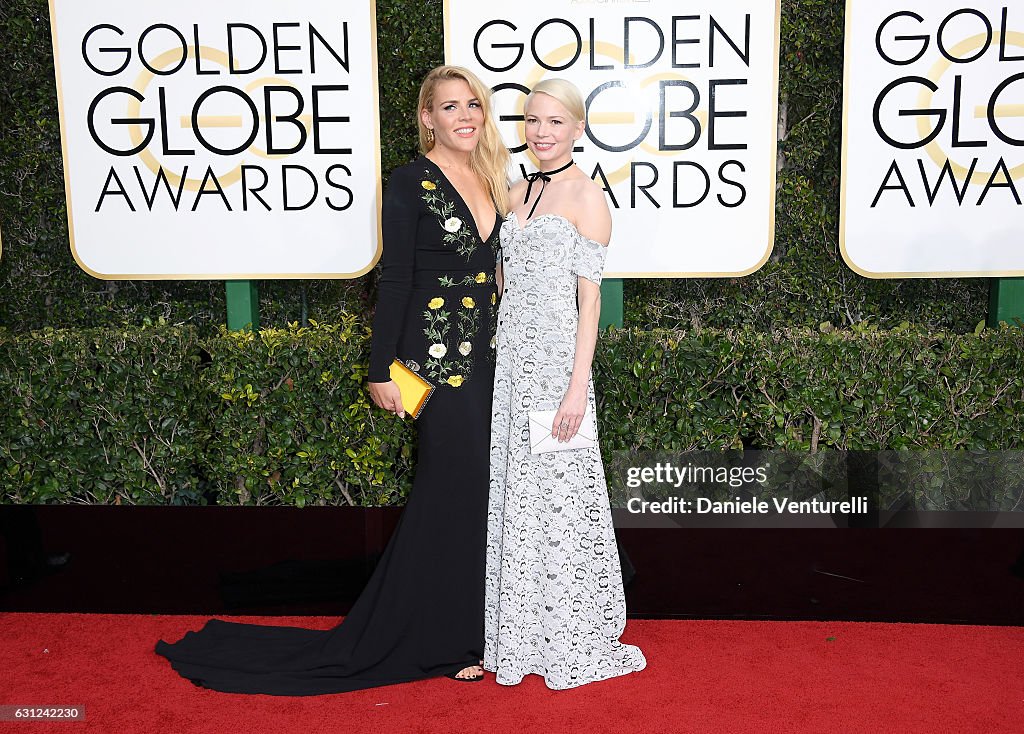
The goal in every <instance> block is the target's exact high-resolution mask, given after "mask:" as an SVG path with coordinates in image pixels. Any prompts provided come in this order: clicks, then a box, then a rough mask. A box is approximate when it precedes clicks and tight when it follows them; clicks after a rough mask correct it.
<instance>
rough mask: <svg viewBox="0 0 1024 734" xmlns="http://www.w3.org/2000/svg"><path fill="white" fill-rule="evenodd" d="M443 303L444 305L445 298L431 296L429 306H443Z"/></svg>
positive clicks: (436, 307)
mask: <svg viewBox="0 0 1024 734" xmlns="http://www.w3.org/2000/svg"><path fill="white" fill-rule="evenodd" d="M443 305H444V299H443V298H431V299H430V303H428V304H427V306H429V307H430V308H433V309H438V308H441V306H443Z"/></svg>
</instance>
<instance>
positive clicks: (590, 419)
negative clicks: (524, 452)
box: [530, 409, 597, 454]
mask: <svg viewBox="0 0 1024 734" xmlns="http://www.w3.org/2000/svg"><path fill="white" fill-rule="evenodd" d="M557 412H558V411H557V410H531V411H530V453H532V454H546V453H547V452H549V451H566V450H568V449H587V448H591V447H593V446H597V427H596V425H595V423H594V414H593V412H591V411H590V410H589V409H588V410H587V412H586V413H584V414H583V422H582V423H580V428H579V430H578V431H576V435H575V436H573V437H572V438H570V439H569V440H568V441H564V442H563V441H559V440H558V439H557V438H554V437H553V436H552V435H551V428H552V426H553V425H554V423H555V413H557Z"/></svg>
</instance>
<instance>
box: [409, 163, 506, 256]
mask: <svg viewBox="0 0 1024 734" xmlns="http://www.w3.org/2000/svg"><path fill="white" fill-rule="evenodd" d="M423 160H425V161H429V162H430V165H432V166H433V167H434V168H436V169H437V172H438V173H440V174H441V178H443V179H444V180H445V183H447V184H448V186H449V187H450V188H451V190H452V191H454V192H455V195H456V196H457V197H459V203H460V204H462V208H463V210H464V211H465V212H466V213H468V214H469V218H470V219H472V220H473V234H475V235H476V238H477V240H478V241H479V242H480V243H481V244H483V243H485V242H490V241H491V237H493V236H494V233H495V232H496V231H497V230H498V222H499V221H500V220H501V217H500V216H499V214H498V210H497V209H495V210H494V224H492V225H491V231H490V232H489V233H488V234H487V237H484V236H483V235H481V234H480V225H479V224H477V221H476V215H475V214H473V210H472V209H471V208H470V206H469V204H467V203H466V198H465V197H464V196H463V195H462V193H461V192H460V191H459V188H458V187H457V186H456V185H455V184H454V183H452V181H451V179H450V178H448V175H447V174H446V173H445V172H444V169H443V168H441V166H439V165H438V164H437V162H436V161H432V160H430V158H427V156H423Z"/></svg>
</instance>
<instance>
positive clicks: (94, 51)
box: [82, 22, 353, 212]
mask: <svg viewBox="0 0 1024 734" xmlns="http://www.w3.org/2000/svg"><path fill="white" fill-rule="evenodd" d="M218 30H220V29H218ZM191 35H192V37H193V39H194V40H193V42H192V43H189V41H187V40H186V38H185V35H184V34H183V33H182V32H181V31H180V30H178V29H177V28H175V27H173V26H170V25H167V24H165V23H156V24H153V25H150V26H148V27H147V28H145V29H143V30H142V32H141V33H140V34H139V36H138V38H132V39H128V38H125V33H124V31H122V30H121V29H120V28H118V27H117V26H115V25H112V24H109V23H100V24H96V25H94V26H93V27H91V28H90V29H89V30H88V31H87V32H86V34H85V38H84V39H83V41H82V53H83V60H84V62H85V64H86V66H87V67H88V68H89V69H90V70H91V71H92V72H93V73H94V74H96V75H97V76H98V77H99V78H101V79H104V78H116V77H118V76H120V75H121V74H122V73H123V72H125V71H127V70H128V69H129V68H131V67H133V66H138V67H141V70H140V71H139V73H138V74H137V76H135V77H134V79H133V80H132V84H131V85H129V86H122V85H111V86H106V87H104V88H102V89H100V90H99V91H98V92H97V93H96V94H95V96H94V97H93V100H92V102H91V104H90V105H89V109H88V112H87V113H86V125H87V127H88V130H89V135H90V137H91V139H92V142H93V143H94V144H95V145H96V146H97V147H99V148H100V149H102V150H103V151H105V152H106V153H108V154H110V155H111V156H114V157H115V158H117V159H128V158H136V157H137V158H138V160H139V161H140V162H141V163H142V165H141V166H140V165H139V163H138V162H136V163H133V164H132V165H131V166H130V170H131V174H132V176H126V175H125V172H126V171H125V169H126V168H127V166H126V165H123V164H121V165H119V164H118V163H115V164H113V165H111V166H110V167H109V169H108V172H107V174H106V179H105V181H104V182H103V187H102V190H101V191H100V193H99V195H98V196H97V201H96V211H97V212H99V211H103V208H104V206H107V207H112V206H119V205H123V206H127V207H128V208H129V209H130V210H131V211H135V210H136V208H137V206H145V207H147V208H148V209H152V208H153V207H154V206H155V205H156V203H157V201H158V200H159V199H162V200H163V202H164V203H165V204H167V205H168V206H170V207H173V209H174V210H175V211H192V212H195V211H198V210H199V207H200V204H201V203H202V201H203V199H204V197H205V198H206V199H208V200H209V203H208V204H207V207H214V206H215V207H220V208H221V209H222V210H224V211H234V210H235V209H236V208H237V209H239V210H241V211H248V210H249V207H251V206H252V207H256V206H261V207H263V208H265V209H266V210H267V211H272V210H273V209H274V208H281V209H283V210H286V211H294V210H301V209H306V208H308V207H311V206H314V205H315V204H317V203H318V202H320V203H322V205H324V206H327V207H329V208H331V209H334V210H336V211H343V210H345V209H347V208H348V207H349V206H350V205H351V204H352V197H353V194H352V190H351V189H350V188H349V186H348V185H347V183H346V182H347V181H348V179H349V178H350V177H351V171H350V170H349V168H348V167H347V166H346V165H345V164H343V163H332V162H331V161H336V160H338V159H339V158H340V157H342V156H347V155H351V154H352V148H351V147H347V146H345V145H344V144H343V143H341V144H339V143H332V142H331V141H332V140H339V139H340V140H342V141H343V140H344V139H345V137H346V136H345V135H344V134H343V133H342V134H337V133H335V134H332V131H331V130H329V129H328V127H329V126H330V125H343V124H345V123H347V122H349V117H348V116H347V115H341V114H337V113H335V114H328V113H327V112H326V110H328V109H330V108H332V107H333V108H334V109H338V110H342V109H345V108H348V107H351V103H350V101H348V100H346V99H345V97H344V95H345V93H346V92H348V88H349V87H348V85H347V84H311V85H308V89H302V88H301V87H300V86H299V85H300V84H301V80H302V77H303V75H304V74H311V73H314V72H315V71H316V67H317V63H318V62H319V64H320V65H321V67H323V66H324V65H326V64H330V65H331V66H332V67H333V70H334V72H335V73H340V75H345V74H347V73H348V68H349V63H350V61H349V58H348V46H349V24H348V23H347V22H342V23H341V24H340V27H335V28H331V29H330V30H329V31H327V32H326V33H325V32H324V31H322V30H321V29H318V28H317V27H316V26H315V25H313V24H307V25H306V26H305V27H303V24H300V23H275V24H273V26H272V27H271V28H268V29H265V30H261V29H259V28H257V27H256V26H253V25H250V24H248V23H228V24H227V25H226V26H225V27H224V29H223V33H222V34H218V36H219V38H218V41H219V44H218V45H214V46H209V45H203V41H210V40H211V39H202V40H201V39H200V28H199V26H198V24H194V25H193V28H192V33H191ZM268 35H269V36H270V39H269V40H268V37H267V36H268ZM326 36H330V37H331V40H328V38H327V37H326ZM242 37H245V38H244V40H245V41H247V42H248V43H244V42H243V41H242ZM300 39H301V41H302V42H301V43H297V42H296V41H299V40H300ZM214 43H215V44H216V43H217V42H216V41H214ZM220 47H223V48H226V49H227V50H226V51H224V50H220ZM244 47H248V49H249V51H250V54H249V55H250V56H251V57H254V58H252V60H251V61H250V63H245V62H244V61H242V60H241V59H240V58H239V56H240V55H242V53H241V51H240V49H241V48H244ZM150 48H155V49H156V51H155V52H154V54H153V56H152V60H150V59H148V58H147V57H146V55H145V53H146V51H147V50H148V49H150ZM161 49H165V50H161ZM243 58H244V56H243ZM271 59H272V62H271ZM133 62H134V63H133ZM267 66H269V67H270V68H267V69H265V67H267ZM264 70H265V71H266V73H270V74H272V76H261V77H257V78H255V79H253V80H252V81H251V82H248V83H246V81H245V79H246V78H247V77H250V76H253V75H254V74H257V73H261V72H264ZM183 77H189V79H188V81H189V82H192V81H199V80H202V79H204V78H206V79H209V80H211V81H212V82H214V83H210V84H209V85H207V84H206V83H203V84H202V86H203V87H204V88H203V89H202V91H200V92H199V94H198V96H195V97H194V98H193V97H192V95H191V94H190V93H189V87H190V86H192V85H190V84H187V83H186V84H176V82H179V81H181V80H182V78H183ZM144 106H145V107H147V108H148V110H149V112H148V113H147V112H145V111H143V107H144ZM122 126H123V127H124V128H125V129H127V131H128V138H129V141H128V144H127V145H126V144H125V143H124V142H123V139H124V135H122V134H118V129H119V128H120V127H122ZM306 146H312V148H313V154H314V156H316V158H317V159H318V160H322V161H324V165H323V166H320V167H318V168H317V169H314V168H313V167H312V166H309V165H301V164H297V165H291V164H287V163H280V164H278V165H276V166H274V167H273V168H271V167H270V166H269V164H268V163H261V164H254V163H241V162H239V160H238V158H239V157H240V156H243V155H246V154H248V155H249V156H251V157H254V158H255V157H258V158H262V159H265V160H266V161H272V160H274V159H277V160H284V159H287V158H288V157H289V156H292V155H294V154H296V153H299V152H300V151H302V150H303V149H304V148H306ZM176 161H192V163H191V168H192V170H193V171H194V172H195V174H196V176H197V177H193V178H189V168H190V164H189V163H187V162H186V163H181V164H177V163H176ZM196 161H199V162H200V163H199V165H198V166H197V165H196ZM207 161H209V162H207ZM223 161H227V162H228V165H226V166H222V167H219V166H217V165H216V164H217V163H218V162H223ZM204 163H205V166H204V165H203V164H204ZM197 168H198V171H197V170H196V169H197ZM218 168H222V169H223V170H221V171H220V172H218ZM143 170H147V171H148V172H147V173H146V174H145V175H144V174H143ZM119 171H120V172H119ZM300 177H301V178H300ZM132 178H134V181H133V180H131V179H132ZM271 178H273V179H274V184H273V185H271ZM300 180H301V183H298V181H300ZM172 182H173V185H172ZM289 182H291V183H292V185H291V187H289ZM135 183H137V184H138V186H137V188H136V187H135V186H134V184H135ZM185 189H187V190H189V191H191V192H195V195H194V196H191V197H189V198H190V199H191V202H189V201H185V202H183V192H184V190H185ZM297 189H301V190H302V193H301V195H299V194H297V191H296V190H297ZM324 189H326V190H327V192H325V193H321V191H322V190H324ZM330 189H334V191H333V196H332V193H331V192H330ZM229 191H230V192H231V193H232V194H234V195H233V196H231V197H229V195H228V192H229ZM271 191H273V192H275V195H273V196H271V195H270V192H271ZM232 200H233V201H232Z"/></svg>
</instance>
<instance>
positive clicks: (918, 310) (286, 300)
mask: <svg viewBox="0 0 1024 734" xmlns="http://www.w3.org/2000/svg"><path fill="white" fill-rule="evenodd" d="M376 6H377V27H378V52H379V65H380V69H379V79H380V80H381V88H380V99H381V125H382V130H381V133H382V136H381V139H382V140H383V141H385V144H384V149H383V151H382V158H383V161H382V162H383V167H384V169H385V170H390V169H391V168H393V167H394V166H396V165H399V164H400V163H403V162H405V161H406V160H408V159H409V158H410V157H411V156H412V155H413V154H414V152H415V148H416V143H415V127H414V124H413V115H412V109H413V106H414V105H415V99H416V90H417V88H418V84H419V80H420V79H421V78H422V76H423V74H424V73H425V72H426V71H427V70H428V69H430V68H431V67H433V66H435V65H437V64H439V63H441V62H442V60H443V43H442V29H441V25H442V2H441V0H429V1H428V2H424V0H378V1H377V4H376ZM843 6H844V3H843V2H842V0H787V2H784V3H783V4H782V45H781V65H780V74H781V79H780V95H781V101H782V106H783V109H784V110H785V112H786V120H787V124H786V125H785V139H784V140H783V141H782V142H781V143H780V153H781V161H782V163H783V169H782V171H781V173H780V176H779V194H778V200H777V236H776V246H775V253H774V256H773V258H772V260H771V261H770V262H769V263H768V264H767V265H765V267H764V268H763V269H762V270H760V271H759V272H758V273H756V274H754V275H752V276H750V277H747V278H743V279H739V280H729V279H725V280H715V279H689V280H642V279H641V280H628V281H626V286H625V300H626V303H625V312H626V325H627V326H636V327H640V328H657V327H668V328H686V329H691V328H707V327H715V328H722V329H726V328H733V327H735V326H738V325H744V326H749V327H755V328H758V329H763V330H770V329H776V328H782V327H792V326H802V327H814V326H815V325H816V324H818V323H820V322H822V321H831V322H832V323H834V324H837V325H839V324H842V325H851V324H857V323H860V322H863V321H870V322H872V323H875V324H879V325H881V326H883V327H884V328H892V327H895V326H897V325H898V324H899V323H901V322H903V321H909V322H911V323H913V324H915V325H917V326H919V327H921V328H928V329H931V330H937V329H941V330H950V331H962V332H966V331H969V330H970V329H971V328H972V327H973V325H974V324H975V323H977V322H978V321H979V320H981V319H983V318H984V315H985V311H986V298H987V284H986V282H985V281H984V280H982V279H973V280H927V279H925V280H913V279H910V280H886V281H873V280H867V279H864V278H861V277H860V276H858V275H856V274H854V273H853V272H852V271H850V270H849V269H848V268H847V267H846V265H845V264H844V263H843V262H842V259H841V258H840V256H839V253H838V244H837V232H838V210H839V204H838V196H839V160H840V156H839V145H840V137H841V135H840V133H841V119H842V115H841V112H842V110H841V102H842V52H843ZM0 48H3V50H4V60H5V63H4V64H3V65H0V109H2V110H3V111H4V125H2V126H0V224H2V227H3V234H4V253H3V257H2V259H0V283H2V288H0V324H2V325H6V326H7V327H8V328H9V329H11V330H19V331H26V330H30V329H36V328H40V327H43V326H46V325H49V326H54V327H73V326H109V325H111V324H119V323H125V324H134V325H141V324H144V323H147V321H148V322H157V321H158V320H159V319H160V318H164V319H166V320H167V321H168V322H171V323H188V324H195V325H197V326H199V327H200V328H201V329H203V331H204V332H206V333H209V332H211V331H213V330H215V327H216V325H217V324H219V323H223V321H224V292H223V291H224V287H223V284H222V283H219V282H167V281H149V282H147V281H137V282H108V283H105V282H99V281H96V280H94V279H92V278H91V277H89V276H88V275H86V274H85V273H83V272H82V271H80V270H79V269H78V267H77V266H76V265H75V264H74V262H73V261H72V259H71V255H70V252H69V249H68V244H67V231H66V215H65V206H64V189H63V179H62V171H61V155H60V135H59V126H58V119H57V101H56V92H55V84H54V76H53V64H52V57H51V43H50V32H49V23H48V10H47V3H46V0H7V1H6V2H5V3H3V5H2V6H0ZM373 297H374V296H373V278H372V277H367V278H361V279H358V280H355V281H325V280H321V281H276V282H270V281H268V282H264V283H262V284H261V291H260V300H261V303H260V307H261V315H262V319H263V323H264V324H266V325H277V326H281V327H283V326H284V325H285V324H286V323H287V322H290V321H300V322H302V323H305V321H306V319H307V318H312V319H315V320H318V321H321V322H327V321H332V322H333V321H339V320H340V319H341V316H342V314H343V313H344V312H345V311H346V310H356V311H358V310H359V309H361V308H365V307H366V306H367V305H368V304H369V303H371V302H372V300H373Z"/></svg>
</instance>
